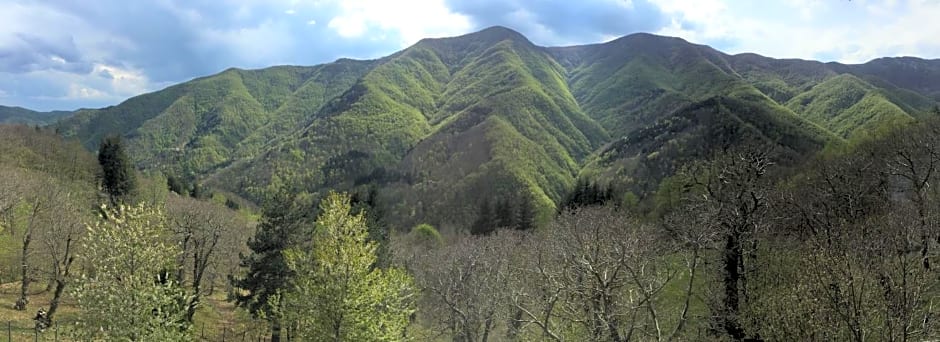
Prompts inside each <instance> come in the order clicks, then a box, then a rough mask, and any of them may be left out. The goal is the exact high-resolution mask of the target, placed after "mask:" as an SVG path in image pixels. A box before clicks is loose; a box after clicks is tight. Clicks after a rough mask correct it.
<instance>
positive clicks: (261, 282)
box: [229, 187, 309, 342]
mask: <svg viewBox="0 0 940 342" xmlns="http://www.w3.org/2000/svg"><path fill="white" fill-rule="evenodd" d="M304 196H305V195H304V194H302V193H299V192H298V191H293V189H289V188H286V187H285V188H279V189H277V190H275V193H274V194H273V195H272V196H271V197H270V199H269V200H268V201H267V205H266V207H265V208H264V209H263V212H262V216H261V222H260V223H259V225H258V229H257V231H256V232H255V236H254V237H253V238H251V239H250V240H248V248H249V249H250V250H251V253H250V254H248V255H245V256H243V257H242V258H241V262H240V264H239V265H240V266H241V268H242V269H244V270H245V274H244V275H242V276H230V279H229V280H230V282H231V283H232V285H233V286H234V288H235V291H234V293H233V294H232V298H233V299H234V301H235V304H236V305H238V306H241V307H244V308H247V309H248V311H249V312H250V313H251V314H252V315H253V316H255V317H258V318H264V319H266V320H267V321H268V322H269V323H270V324H271V341H272V342H277V341H280V337H281V320H280V316H279V313H280V312H281V310H280V308H279V307H278V305H279V302H278V301H276V300H273V299H276V298H277V297H279V294H280V293H281V292H282V291H283V290H285V289H286V288H287V285H288V279H290V277H291V276H292V275H293V271H292V270H291V269H290V268H289V267H288V266H287V263H286V261H285V259H284V251H285V250H287V249H289V248H291V247H294V246H297V245H299V244H300V243H301V241H302V240H301V239H302V238H303V237H304V235H305V233H306V232H307V231H308V227H309V216H308V211H307V210H304V209H305V208H304V207H305V205H304V202H305V198H304Z"/></svg>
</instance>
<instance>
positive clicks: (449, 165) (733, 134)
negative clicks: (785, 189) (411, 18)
mask: <svg viewBox="0 0 940 342" xmlns="http://www.w3.org/2000/svg"><path fill="white" fill-rule="evenodd" d="M938 66H940V62H938V61H927V60H920V59H915V58H904V59H879V60H875V61H872V62H870V63H867V64H862V65H842V64H836V63H820V62H815V61H804V60H777V59H772V58H767V57H763V56H759V55H754V54H740V55H728V54H725V53H722V52H720V51H717V50H715V49H712V48H710V47H707V46H703V45H695V44H691V43H688V42H686V41H684V40H682V39H678V38H670V37H661V36H655V35H650V34H633V35H629V36H625V37H622V38H619V39H616V40H613V41H610V42H607V43H602V44H592V45H583V46H573V47H551V48H546V47H540V46H537V45H534V44H532V43H531V42H530V41H529V40H528V39H526V38H525V37H524V36H522V35H521V34H519V33H517V32H515V31H512V30H510V29H507V28H503V27H493V28H488V29H485V30H483V31H480V32H476V33H471V34H467V35H464V36H460V37H453V38H440V39H425V40H422V41H420V42H418V43H416V44H415V45H413V46H411V47H408V48H406V49H404V50H402V51H399V52H397V53H395V54H392V55H390V56H387V57H384V58H380V59H377V60H371V61H355V60H338V61H336V62H333V63H328V64H322V65H317V66H312V67H299V66H279V67H272V68H266V69H260V70H238V69H230V70H226V71H224V72H222V73H220V74H217V75H213V76H208V77H204V78H200V79H196V80H193V81H190V82H186V83H182V84H179V85H175V86H172V87H169V88H167V89H164V90H161V91H158V92H154V93H150V94H145V95H141V96H138V97H135V98H132V99H130V100H128V101H125V102H124V103H122V104H120V105H117V106H112V107H108V108H103V109H95V110H82V111H79V112H78V113H76V115H75V116H73V117H71V118H68V119H66V120H63V121H62V122H60V123H58V124H57V127H58V128H59V129H60V130H61V131H62V132H63V133H64V134H65V135H67V136H74V137H77V138H78V139H80V140H81V141H82V142H83V144H84V145H85V146H87V147H89V148H94V147H95V146H96V144H97V142H98V141H99V140H100V139H101V138H102V137H103V136H105V135H108V134H120V135H123V136H125V137H126V138H127V139H128V141H129V142H130V149H131V151H132V155H134V156H135V158H136V161H137V163H138V166H140V167H141V168H144V169H156V170H162V171H164V172H165V173H168V174H176V175H180V176H183V177H186V178H189V179H195V180H200V181H202V182H204V183H206V184H208V185H210V186H211V187H214V188H217V189H220V190H225V191H228V192H232V193H237V194H240V195H242V196H245V197H247V198H249V199H255V200H257V199H260V198H262V197H263V196H264V193H265V192H266V191H268V188H269V187H270V186H271V185H272V184H280V183H282V182H283V181H284V180H285V178H300V179H303V180H304V183H305V185H306V186H307V187H309V188H310V190H312V191H314V192H321V193H322V191H323V190H325V189H330V188H338V189H345V190H351V191H360V192H365V191H368V189H370V188H371V189H375V190H377V193H378V199H377V200H378V203H379V205H380V207H381V208H382V210H383V212H385V213H386V215H387V216H388V217H389V220H390V221H391V222H393V223H394V224H396V225H401V226H407V225H411V224H414V223H419V222H431V223H435V224H445V225H447V224H451V225H456V226H463V225H466V222H468V220H472V219H473V218H474V217H475V215H476V210H477V208H478V207H479V205H480V204H481V203H482V202H484V201H495V200H500V199H513V200H516V201H519V200H527V201H532V202H533V203H534V204H535V205H536V207H537V208H538V210H539V212H540V213H541V216H542V217H543V219H545V218H547V217H548V215H550V214H551V213H552V212H554V210H555V206H556V204H557V203H559V202H560V201H561V200H562V199H563V198H564V197H565V195H566V193H567V192H568V191H570V190H571V188H572V187H573V186H574V184H575V182H576V180H577V179H578V178H579V177H580V178H589V179H593V180H597V181H601V182H603V183H609V184H613V185H615V186H616V187H617V188H618V192H621V193H622V192H625V191H630V192H633V193H634V194H636V195H640V196H641V197H644V196H646V195H648V194H651V193H652V192H653V191H655V189H656V188H657V184H658V183H659V181H660V180H661V179H663V178H664V177H667V176H669V175H670V174H672V172H674V171H675V170H676V169H677V168H678V167H680V166H681V165H683V164H684V163H687V162H689V161H693V160H696V159H699V158H701V157H703V156H705V155H707V154H709V153H710V152H711V151H713V150H715V149H722V148H728V147H729V146H733V145H737V144H743V143H747V144H752V143H755V142H759V143H760V144H765V145H767V147H768V148H772V149H774V150H776V151H781V152H780V154H779V159H780V161H781V162H787V163H794V162H796V161H798V160H801V159H802V158H804V157H806V156H809V155H811V154H813V153H814V152H815V151H818V150H820V149H822V148H823V147H825V146H827V145H830V144H845V143H846V142H847V141H850V140H853V139H856V138H858V137H862V136H864V135H866V134H867V133H869V132H873V131H877V130H879V129H880V128H881V127H885V126H890V125H893V124H896V123H898V122H906V121H910V120H916V119H918V118H922V117H925V116H928V115H931V114H930V113H931V112H933V111H935V110H936V108H937V87H938V85H935V84H933V83H932V82H931V81H930V79H929V75H931V74H930V73H931V72H933V71H931V70H936V68H937V67H938ZM922 74H923V75H927V76H924V77H927V78H923V77H921V76H920V75H922ZM905 75H908V76H905Z"/></svg>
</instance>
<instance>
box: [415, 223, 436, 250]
mask: <svg viewBox="0 0 940 342" xmlns="http://www.w3.org/2000/svg"><path fill="white" fill-rule="evenodd" d="M410 235H411V238H412V239H414V240H413V241H414V243H415V244H418V245H422V246H426V247H428V248H431V247H438V246H441V245H443V244H444V239H443V238H441V233H439V232H438V231H437V228H434V226H432V225H430V224H427V223H422V224H419V225H417V226H414V228H411V233H410Z"/></svg>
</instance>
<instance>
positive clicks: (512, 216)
mask: <svg viewBox="0 0 940 342" xmlns="http://www.w3.org/2000/svg"><path fill="white" fill-rule="evenodd" d="M496 203H497V204H496V226H497V227H500V228H516V224H517V223H516V221H517V218H516V211H515V208H514V207H513V203H512V201H510V200H509V199H507V198H503V199H501V200H500V201H499V202H496Z"/></svg>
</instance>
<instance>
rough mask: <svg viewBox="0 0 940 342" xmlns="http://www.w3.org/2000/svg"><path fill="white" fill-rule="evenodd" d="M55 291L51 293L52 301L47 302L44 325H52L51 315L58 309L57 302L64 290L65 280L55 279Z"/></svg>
mask: <svg viewBox="0 0 940 342" xmlns="http://www.w3.org/2000/svg"><path fill="white" fill-rule="evenodd" d="M55 283H56V284H55V292H54V293H53V295H52V301H50V302H49V311H48V312H46V326H52V320H53V316H54V315H55V312H56V310H58V309H59V302H60V301H61V299H62V293H63V292H65V281H64V280H56V282H55Z"/></svg>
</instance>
